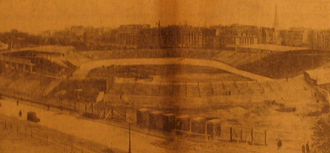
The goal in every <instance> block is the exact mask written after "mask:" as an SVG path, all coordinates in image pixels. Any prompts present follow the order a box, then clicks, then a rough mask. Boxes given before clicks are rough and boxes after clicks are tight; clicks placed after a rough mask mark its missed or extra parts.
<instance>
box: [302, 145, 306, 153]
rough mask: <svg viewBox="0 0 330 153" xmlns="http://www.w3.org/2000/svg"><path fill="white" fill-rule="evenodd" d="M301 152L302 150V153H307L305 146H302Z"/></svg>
mask: <svg viewBox="0 0 330 153" xmlns="http://www.w3.org/2000/svg"><path fill="white" fill-rule="evenodd" d="M301 150H302V153H306V152H305V145H302V147H301Z"/></svg>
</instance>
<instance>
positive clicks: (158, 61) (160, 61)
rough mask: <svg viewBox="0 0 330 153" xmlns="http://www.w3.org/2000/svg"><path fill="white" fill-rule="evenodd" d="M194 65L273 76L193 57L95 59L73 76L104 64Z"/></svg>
mask: <svg viewBox="0 0 330 153" xmlns="http://www.w3.org/2000/svg"><path fill="white" fill-rule="evenodd" d="M173 64H179V65H192V66H204V67H210V68H216V69H221V70H224V71H227V72H230V73H233V74H236V75H240V76H243V77H246V78H250V79H252V80H256V81H271V80H272V79H271V78H268V77H265V76H261V75H257V74H253V73H250V72H247V71H243V70H239V69H237V68H235V67H232V66H230V65H227V64H224V63H222V62H219V61H214V60H204V59H191V58H129V59H108V60H95V61H89V62H86V63H83V64H81V65H80V66H79V67H78V69H77V70H76V71H75V72H74V73H73V78H75V79H84V78H85V77H86V76H87V74H88V72H89V71H90V70H92V69H95V68H98V67H103V66H112V65H118V66H133V65H173Z"/></svg>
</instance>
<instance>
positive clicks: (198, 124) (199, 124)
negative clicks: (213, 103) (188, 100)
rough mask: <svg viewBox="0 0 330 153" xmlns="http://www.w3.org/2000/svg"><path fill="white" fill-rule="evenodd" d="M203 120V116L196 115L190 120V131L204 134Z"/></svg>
mask: <svg viewBox="0 0 330 153" xmlns="http://www.w3.org/2000/svg"><path fill="white" fill-rule="evenodd" d="M205 122H206V119H205V118H204V117H196V118H193V119H192V121H191V132H193V133H199V134H205Z"/></svg>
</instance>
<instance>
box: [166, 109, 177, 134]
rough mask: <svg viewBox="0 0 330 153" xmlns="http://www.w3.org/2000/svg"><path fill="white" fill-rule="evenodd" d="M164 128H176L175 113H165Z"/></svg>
mask: <svg viewBox="0 0 330 153" xmlns="http://www.w3.org/2000/svg"><path fill="white" fill-rule="evenodd" d="M163 129H164V131H165V132H171V131H172V130H174V129H175V115H174V114H173V113H168V114H163Z"/></svg>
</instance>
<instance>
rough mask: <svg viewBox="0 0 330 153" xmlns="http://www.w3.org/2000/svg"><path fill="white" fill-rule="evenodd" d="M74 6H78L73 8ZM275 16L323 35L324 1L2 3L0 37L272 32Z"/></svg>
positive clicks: (5, 0) (37, 0)
mask: <svg viewBox="0 0 330 153" xmlns="http://www.w3.org/2000/svg"><path fill="white" fill-rule="evenodd" d="M77 4H79V5H77ZM275 5H277V7H278V10H277V13H278V20H279V27H280V28H283V29H287V28H289V27H305V28H313V29H328V28H330V26H328V24H327V21H328V19H330V16H329V11H328V9H327V8H329V7H330V3H328V2H326V1H324V0H317V1H312V0H302V1H297V0H277V1H275V0H274V1H267V2H264V1H261V0H233V1H216V0H209V1H200V0H192V1H188V0H171V1H165V0H139V1H129V0H124V1H119V2H117V1H105V0H99V1H96V0H72V1H69V2H67V1H64V0H59V1H55V0H49V1H46V2H44V1H41V0H29V1H27V0H24V1H18V0H2V1H0V18H1V20H2V21H3V23H6V24H2V25H0V29H1V30H0V31H1V32H4V31H10V29H18V30H20V31H24V32H29V33H40V32H42V31H45V30H49V29H52V30H61V29H64V28H66V27H70V26H75V25H81V26H85V27H86V26H93V27H102V26H105V27H111V28H116V27H118V26H119V25H123V24H124V25H125V24H150V25H151V26H156V23H157V22H158V21H160V22H161V25H162V26H166V25H171V24H185V23H187V24H188V25H192V26H212V25H219V24H221V25H230V24H235V23H238V24H244V25H256V26H264V27H272V26H273V22H274V17H275Z"/></svg>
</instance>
